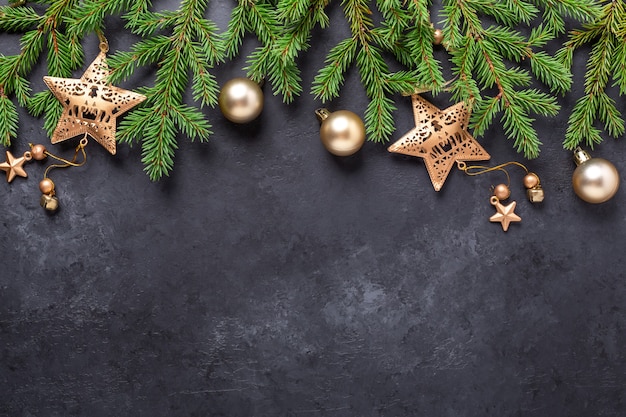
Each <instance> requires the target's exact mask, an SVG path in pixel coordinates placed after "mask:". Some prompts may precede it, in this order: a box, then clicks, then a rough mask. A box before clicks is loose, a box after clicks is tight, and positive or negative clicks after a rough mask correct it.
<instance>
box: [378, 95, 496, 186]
mask: <svg viewBox="0 0 626 417" xmlns="http://www.w3.org/2000/svg"><path fill="white" fill-rule="evenodd" d="M411 98H412V102H413V117H414V119H415V127H414V128H413V129H411V130H410V131H409V132H407V133H406V134H405V135H404V136H403V137H401V138H400V139H399V140H398V141H396V142H395V143H394V144H393V145H391V146H390V147H389V148H388V150H389V152H393V153H399V154H404V155H410V156H419V157H420V158H423V159H424V163H425V164H426V169H427V170H428V175H429V176H430V180H431V182H432V183H433V187H434V188H435V191H439V190H441V187H443V184H444V183H445V181H446V178H447V177H448V174H449V173H450V170H451V169H452V167H453V165H454V163H455V162H456V161H484V160H487V159H490V158H491V156H490V155H489V154H488V153H487V151H485V150H484V149H483V147H482V146H480V144H479V143H478V142H476V140H475V139H474V138H473V137H472V135H470V134H469V133H468V131H467V127H468V124H469V118H470V111H469V110H468V108H467V106H466V105H465V103H464V102H460V103H457V104H455V105H453V106H450V107H448V108H447V109H445V110H440V109H438V108H437V107H435V106H434V105H433V104H431V103H430V102H428V101H427V100H426V99H424V98H422V96H420V95H419V94H413V95H412V96H411Z"/></svg>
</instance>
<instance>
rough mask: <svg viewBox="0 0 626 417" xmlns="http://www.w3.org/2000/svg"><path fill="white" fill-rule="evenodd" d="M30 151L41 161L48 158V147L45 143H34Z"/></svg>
mask: <svg viewBox="0 0 626 417" xmlns="http://www.w3.org/2000/svg"><path fill="white" fill-rule="evenodd" d="M30 153H31V154H32V155H33V158H34V159H36V160H37V161H41V160H44V159H46V147H45V146H43V145H39V144H38V145H33V147H32V148H31V150H30Z"/></svg>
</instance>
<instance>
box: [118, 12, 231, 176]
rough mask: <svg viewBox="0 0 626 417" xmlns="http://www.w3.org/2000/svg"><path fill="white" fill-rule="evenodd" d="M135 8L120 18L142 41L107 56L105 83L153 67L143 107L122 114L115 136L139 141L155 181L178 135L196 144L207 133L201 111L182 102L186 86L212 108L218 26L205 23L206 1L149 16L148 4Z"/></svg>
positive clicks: (169, 161)
mask: <svg viewBox="0 0 626 417" xmlns="http://www.w3.org/2000/svg"><path fill="white" fill-rule="evenodd" d="M140 3H141V4H136V5H135V6H134V7H135V9H134V10H131V11H130V12H129V13H127V14H126V15H125V18H126V19H127V21H128V23H127V27H128V28H129V29H130V30H131V31H132V32H133V33H135V34H137V35H140V36H142V37H145V39H143V40H141V41H139V42H138V43H136V44H135V45H133V46H132V47H131V49H130V51H128V52H118V53H116V54H114V55H112V56H110V57H109V64H110V66H111V74H110V76H109V79H110V81H111V82H113V83H116V82H119V81H121V80H124V79H126V78H128V77H129V76H130V75H131V74H133V73H134V71H135V70H136V69H137V68H138V67H140V66H144V65H158V70H157V72H156V79H155V82H154V85H153V86H152V87H144V88H141V89H140V92H141V93H143V94H145V95H146V96H147V100H146V102H145V103H144V104H143V105H142V106H141V107H139V108H137V109H134V110H132V111H131V112H129V113H128V115H126V117H125V118H124V119H123V120H122V122H121V123H120V125H119V129H118V135H117V137H118V140H120V141H121V142H127V143H132V142H134V141H136V140H140V141H141V143H142V161H143V163H144V165H145V170H146V172H147V174H148V175H149V176H150V178H151V179H152V180H158V179H159V178H161V177H162V176H163V175H168V174H169V172H170V171H171V170H172V168H173V165H174V154H175V151H176V149H177V147H178V145H177V134H178V132H182V133H183V134H184V135H186V136H187V137H189V138H191V139H192V140H194V139H199V140H201V141H204V140H206V139H207V138H208V137H209V135H210V134H211V130H210V129H211V125H210V124H209V122H208V120H207V119H206V118H205V116H204V114H203V113H202V111H201V110H200V109H199V108H198V107H194V106H191V105H188V104H186V103H185V102H184V99H183V97H184V93H185V91H186V90H187V88H189V84H191V90H192V93H193V99H194V100H196V101H198V102H199V103H200V107H203V106H205V105H211V106H214V105H215V104H216V103H217V95H218V90H219V89H218V85H217V82H216V81H215V78H214V77H213V75H212V74H211V73H210V69H211V68H212V66H213V65H215V64H217V63H218V62H220V61H221V60H222V59H223V56H224V51H223V48H222V44H221V43H220V38H219V35H218V28H217V26H216V25H215V24H214V23H213V22H212V21H210V20H208V19H205V18H204V14H205V12H206V8H207V5H208V0H183V1H182V2H181V5H180V8H179V9H178V10H175V11H162V12H151V11H149V10H148V7H149V3H148V1H147V0H142V2H140ZM161 32H169V34H167V35H165V34H161ZM190 76H191V79H192V80H193V81H191V82H190Z"/></svg>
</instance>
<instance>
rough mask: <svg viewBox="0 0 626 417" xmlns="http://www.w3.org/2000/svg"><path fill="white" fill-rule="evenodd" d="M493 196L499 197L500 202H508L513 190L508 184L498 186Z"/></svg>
mask: <svg viewBox="0 0 626 417" xmlns="http://www.w3.org/2000/svg"><path fill="white" fill-rule="evenodd" d="M493 195H495V196H496V197H498V200H506V199H507V198H509V197H510V196H511V189H510V188H509V187H508V186H506V184H498V185H496V186H495V187H494V189H493Z"/></svg>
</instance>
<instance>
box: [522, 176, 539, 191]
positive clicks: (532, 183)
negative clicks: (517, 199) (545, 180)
mask: <svg viewBox="0 0 626 417" xmlns="http://www.w3.org/2000/svg"><path fill="white" fill-rule="evenodd" d="M537 186H539V177H538V176H537V174H535V173H534V172H529V173H528V174H526V176H525V177H524V187H526V188H528V189H531V188H535V187H537Z"/></svg>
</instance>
